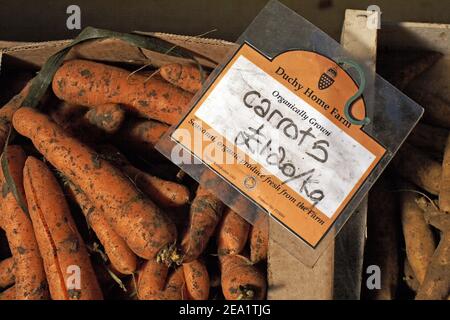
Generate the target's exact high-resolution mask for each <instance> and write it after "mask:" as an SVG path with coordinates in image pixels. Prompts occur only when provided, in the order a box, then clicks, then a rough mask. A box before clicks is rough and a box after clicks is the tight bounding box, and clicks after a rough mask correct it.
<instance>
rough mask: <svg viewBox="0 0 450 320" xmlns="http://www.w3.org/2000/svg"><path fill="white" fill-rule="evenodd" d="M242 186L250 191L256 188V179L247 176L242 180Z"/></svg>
mask: <svg viewBox="0 0 450 320" xmlns="http://www.w3.org/2000/svg"><path fill="white" fill-rule="evenodd" d="M244 186H245V187H246V188H247V189H249V190H252V189H254V188H255V187H256V179H255V177H253V176H247V177H245V179H244Z"/></svg>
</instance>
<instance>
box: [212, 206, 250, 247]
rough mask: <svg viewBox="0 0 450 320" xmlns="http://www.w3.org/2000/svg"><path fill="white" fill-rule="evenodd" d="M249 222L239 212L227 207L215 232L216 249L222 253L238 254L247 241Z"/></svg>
mask: <svg viewBox="0 0 450 320" xmlns="http://www.w3.org/2000/svg"><path fill="white" fill-rule="evenodd" d="M249 230H250V224H249V223H248V222H247V221H245V219H244V218H242V217H241V216H240V215H239V214H237V213H236V212H234V211H233V210H231V209H230V208H227V209H226V210H225V211H224V214H223V218H222V221H221V223H220V225H219V227H218V233H217V251H218V253H219V255H222V254H239V253H241V251H242V249H244V247H245V244H246V243H247V239H248V233H249Z"/></svg>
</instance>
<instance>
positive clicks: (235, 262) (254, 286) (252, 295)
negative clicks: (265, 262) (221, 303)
mask: <svg viewBox="0 0 450 320" xmlns="http://www.w3.org/2000/svg"><path fill="white" fill-rule="evenodd" d="M220 266H221V272H222V275H221V283H222V292H223V295H224V297H225V299H227V300H262V299H264V297H265V296H266V288H267V284H266V279H265V277H264V276H263V275H262V273H261V272H260V271H259V270H258V269H257V268H255V266H253V264H252V263H251V261H250V260H248V259H247V258H245V257H244V256H240V255H225V256H222V257H220Z"/></svg>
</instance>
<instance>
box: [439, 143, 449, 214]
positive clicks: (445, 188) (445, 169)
mask: <svg viewBox="0 0 450 320" xmlns="http://www.w3.org/2000/svg"><path fill="white" fill-rule="evenodd" d="M439 208H440V209H441V210H442V211H444V212H450V136H449V137H448V138H447V142H446V144H445V152H444V160H443V161H442V177H441V185H440V190H439Z"/></svg>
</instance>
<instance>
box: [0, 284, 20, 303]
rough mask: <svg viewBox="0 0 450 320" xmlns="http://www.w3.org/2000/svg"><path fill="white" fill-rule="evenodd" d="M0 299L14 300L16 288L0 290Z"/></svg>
mask: <svg viewBox="0 0 450 320" xmlns="http://www.w3.org/2000/svg"><path fill="white" fill-rule="evenodd" d="M0 300H16V288H15V287H11V288H8V289H6V290H5V291H3V292H0Z"/></svg>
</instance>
